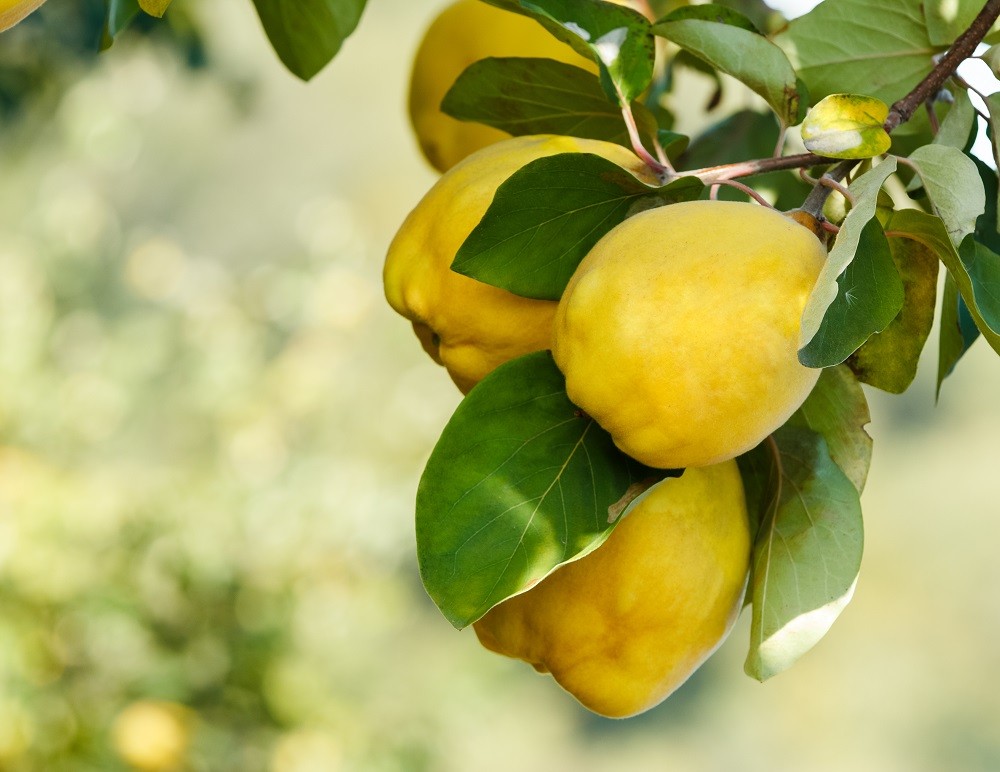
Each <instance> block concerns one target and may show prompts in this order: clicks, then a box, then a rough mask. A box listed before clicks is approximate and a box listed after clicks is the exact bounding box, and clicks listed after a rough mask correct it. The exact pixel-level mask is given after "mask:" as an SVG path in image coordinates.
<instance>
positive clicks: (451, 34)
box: [409, 0, 626, 172]
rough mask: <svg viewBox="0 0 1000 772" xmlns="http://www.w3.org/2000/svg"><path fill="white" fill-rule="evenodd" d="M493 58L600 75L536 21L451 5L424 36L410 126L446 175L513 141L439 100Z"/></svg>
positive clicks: (469, 4) (472, 1)
mask: <svg viewBox="0 0 1000 772" xmlns="http://www.w3.org/2000/svg"><path fill="white" fill-rule="evenodd" d="M616 2H618V3H619V5H625V4H626V2H625V0H616ZM490 56H498V57H507V56H524V57H540V58H544V59H555V60H556V61H560V62H565V63H567V64H572V65H575V66H577V67H582V68H584V69H586V70H589V71H590V72H594V73H596V72H597V66H596V65H595V64H594V63H593V62H591V61H590V60H589V59H585V58H584V57H582V56H580V55H579V54H577V53H576V52H574V51H573V49H572V48H570V47H569V46H568V45H566V44H565V43H561V42H560V41H558V40H557V39H556V38H554V37H553V36H552V35H551V34H549V33H548V32H547V31H546V30H545V28H544V27H542V26H541V25H540V24H538V22H536V21H534V20H533V19H530V18H528V17H526V16H521V15H519V14H516V13H511V12H510V11H504V10H501V9H500V8H496V7H494V6H491V5H487V4H486V3H484V2H481V0H458V2H456V3H453V4H452V5H450V6H448V7H447V8H446V9H445V10H444V11H442V12H441V14H440V15H438V16H437V18H435V19H434V21H433V22H432V23H431V26H430V27H429V28H428V29H427V32H426V33H425V34H424V38H423V40H422V41H421V43H420V47H419V48H418V49H417V55H416V58H415V59H414V62H413V72H412V74H411V76H410V96H409V111H410V121H411V123H412V124H413V129H414V131H415V132H416V135H417V141H418V142H419V143H420V149H421V150H422V151H423V153H424V155H425V156H426V157H427V160H428V161H430V162H431V165H432V166H434V168H436V169H437V170H438V171H442V172H443V171H447V170H448V169H450V168H451V167H452V166H454V165H455V164H457V163H458V162H459V161H461V160H462V159H463V158H465V157H466V156H468V155H470V154H471V153H474V152H475V151H476V150H479V149H480V148H484V147H486V146H487V145H491V144H493V143H494V142H499V141H500V140H502V139H505V138H507V137H508V136H509V135H508V134H507V133H506V132H503V131H500V130H499V129H494V128H492V127H490V126H484V125H483V124H481V123H468V122H464V121H459V120H456V119H455V118H452V117H451V116H449V115H445V114H444V113H443V112H441V100H442V99H444V95H445V94H446V93H448V89H450V88H451V87H452V84H453V83H454V82H455V79H456V78H458V76H459V75H461V74H462V71H463V70H465V68H466V67H468V66H469V65H470V64H472V63H473V62H478V61H479V60H480V59H486V58H487V57H490Z"/></svg>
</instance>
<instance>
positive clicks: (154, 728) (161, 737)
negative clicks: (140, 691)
mask: <svg viewBox="0 0 1000 772" xmlns="http://www.w3.org/2000/svg"><path fill="white" fill-rule="evenodd" d="M189 724H190V711H189V710H188V708H185V707H184V706H183V705H179V704H177V703H174V702H160V701H157V700H140V701H139V702H133V703H132V704H131V705H129V706H128V707H126V708H125V710H123V711H122V712H121V713H119V714H118V717H117V718H116V719H115V723H114V726H113V727H112V730H111V735H112V742H113V744H114V748H115V750H116V751H117V752H118V755H119V756H121V757H122V759H124V760H125V761H126V762H128V763H129V764H131V765H132V766H133V767H137V768H139V769H142V770H169V769H176V768H178V767H179V766H180V764H181V762H182V761H183V760H184V755H185V753H186V752H187V748H188V742H189V739H190V737H189V733H190V729H189Z"/></svg>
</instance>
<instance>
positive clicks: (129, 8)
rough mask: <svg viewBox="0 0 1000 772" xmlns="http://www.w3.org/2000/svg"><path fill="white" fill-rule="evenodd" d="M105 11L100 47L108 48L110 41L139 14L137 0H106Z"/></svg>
mask: <svg viewBox="0 0 1000 772" xmlns="http://www.w3.org/2000/svg"><path fill="white" fill-rule="evenodd" d="M106 3H107V6H106V8H107V13H106V16H105V22H104V32H103V35H102V39H101V48H102V49H106V48H108V47H109V46H110V45H111V43H112V41H114V39H115V38H116V37H117V36H118V35H119V34H120V33H121V32H122V31H123V30H124V29H125V28H126V27H128V25H129V24H131V23H132V20H133V19H134V18H135V17H136V16H138V15H139V3H138V2H137V0H106Z"/></svg>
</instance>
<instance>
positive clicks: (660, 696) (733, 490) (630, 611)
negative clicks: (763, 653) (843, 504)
mask: <svg viewBox="0 0 1000 772" xmlns="http://www.w3.org/2000/svg"><path fill="white" fill-rule="evenodd" d="M750 545H751V539H750V527H749V523H748V521H747V510H746V500H745V498H744V494H743V483H742V480H741V478H740V473H739V469H738V468H737V466H736V462H735V461H727V462H724V463H722V464H717V465H714V466H710V467H705V468H701V469H687V470H686V471H685V472H684V474H683V475H682V476H681V477H676V478H668V479H667V480H664V481H663V482H662V483H660V484H659V485H657V486H655V487H654V488H652V489H650V491H649V492H648V493H647V494H646V496H645V498H643V499H641V500H640V501H639V502H638V503H637V504H636V506H635V507H634V508H633V509H632V511H631V512H629V513H628V514H627V515H626V516H625V519H624V520H623V521H622V522H621V523H620V524H619V525H618V526H617V527H616V528H615V529H614V530H613V531H612V532H611V535H610V536H609V537H608V540H607V541H606V542H605V543H604V544H602V545H601V546H600V547H598V548H597V549H596V550H594V551H593V552H591V553H590V554H588V555H586V556H585V557H583V558H580V559H579V560H577V561H574V562H572V563H568V564H566V565H564V566H562V567H560V568H559V569H557V570H556V571H555V572H553V573H552V574H550V575H549V576H547V577H546V578H545V579H543V580H542V581H541V582H539V583H538V584H537V585H535V586H534V587H532V588H531V589H529V590H527V591H526V592H524V593H522V594H521V595H516V596H514V597H513V598H509V599H508V600H505V601H504V602H503V603H501V604H499V605H497V606H495V607H494V608H493V609H491V610H490V611H489V612H488V613H487V614H486V615H485V616H484V617H482V618H481V619H480V620H479V621H478V622H476V623H475V625H474V627H475V630H476V634H477V635H478V636H479V640H480V642H481V643H482V644H483V645H484V646H485V647H486V648H487V649H490V650H491V651H495V652H497V653H499V654H505V655H507V656H509V657H516V658H519V659H523V660H525V661H526V662H528V663H529V664H531V665H533V666H534V667H535V669H536V670H538V671H539V672H542V673H546V672H547V673H551V674H552V676H553V677H554V678H555V680H556V681H557V682H558V683H559V684H560V685H561V686H562V687H563V688H564V689H566V690H567V691H568V692H570V693H571V694H572V695H573V696H574V697H576V699H578V700H579V701H580V702H581V703H582V704H583V705H584V706H585V707H587V708H589V709H590V710H592V711H594V712H595V713H600V714H601V715H604V716H609V717H612V718H625V717H627V716H633V715H635V714H636V713H641V712H642V711H644V710H648V709H649V708H652V707H653V706H655V705H657V704H659V703H660V702H661V701H663V700H664V699H666V698H667V697H668V696H669V695H670V694H671V693H672V692H673V691H674V690H675V689H676V688H677V687H679V686H680V685H681V684H682V683H684V681H685V680H687V678H688V676H690V675H691V674H692V673H693V672H694V671H695V670H696V669H697V668H698V667H699V665H701V664H702V663H703V662H704V661H705V660H706V659H707V658H708V657H709V655H710V654H712V652H713V651H715V649H716V648H718V646H719V645H720V644H721V643H722V641H723V640H724V639H725V637H726V635H727V634H728V633H729V631H730V629H731V628H732V626H733V624H734V622H735V621H736V617H737V615H738V614H739V611H740V608H741V607H742V602H743V594H744V591H745V588H746V578H747V573H748V570H749V565H750Z"/></svg>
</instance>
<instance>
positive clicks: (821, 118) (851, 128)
mask: <svg viewBox="0 0 1000 772" xmlns="http://www.w3.org/2000/svg"><path fill="white" fill-rule="evenodd" d="M888 115H889V108H888V106H887V105H886V104H885V102H883V101H882V100H880V99H874V98H873V97H867V96H861V95H859V94H831V95H830V96H828V97H826V98H825V99H822V100H821V101H820V102H818V103H817V104H816V105H815V106H814V107H813V108H812V109H811V110H810V111H809V112H808V113H807V114H806V119H805V120H804V121H803V122H802V141H803V142H805V145H806V149H807V150H809V151H810V152H812V153H816V155H822V156H826V157H828V158H871V157H872V156H876V155H881V154H882V153H885V152H886V151H887V150H888V149H889V145H890V144H891V140H890V139H889V135H888V134H886V132H885V129H883V128H882V124H883V123H885V119H886V117H887V116H888Z"/></svg>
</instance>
